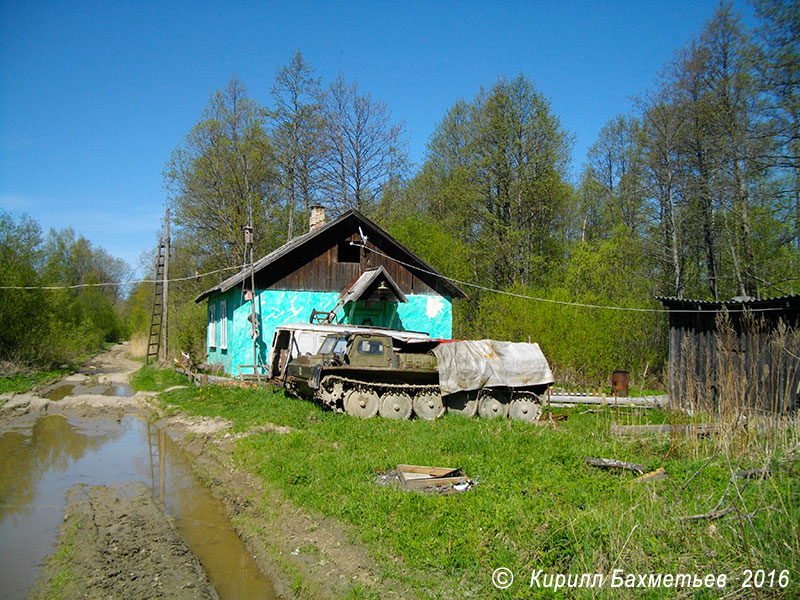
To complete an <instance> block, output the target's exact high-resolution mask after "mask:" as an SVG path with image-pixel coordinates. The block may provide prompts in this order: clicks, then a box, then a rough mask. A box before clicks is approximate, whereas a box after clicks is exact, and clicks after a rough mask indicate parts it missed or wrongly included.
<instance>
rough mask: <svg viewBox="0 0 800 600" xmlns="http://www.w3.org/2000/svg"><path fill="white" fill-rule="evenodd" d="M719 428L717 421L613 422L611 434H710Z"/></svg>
mask: <svg viewBox="0 0 800 600" xmlns="http://www.w3.org/2000/svg"><path fill="white" fill-rule="evenodd" d="M718 428H719V425H717V424H716V423H697V424H687V425H668V424H663V425H617V424H616V423H614V422H612V423H611V435H648V434H659V433H666V434H670V433H682V434H686V435H700V436H702V435H709V434H711V433H714V432H715V431H717V429H718Z"/></svg>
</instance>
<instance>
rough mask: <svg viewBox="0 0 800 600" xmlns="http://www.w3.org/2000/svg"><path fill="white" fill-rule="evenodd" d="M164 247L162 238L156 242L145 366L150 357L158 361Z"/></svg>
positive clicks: (164, 257)
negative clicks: (156, 252)
mask: <svg viewBox="0 0 800 600" xmlns="http://www.w3.org/2000/svg"><path fill="white" fill-rule="evenodd" d="M165 250H166V246H165V245H164V238H161V239H160V240H159V242H158V257H157V258H156V277H155V283H154V284H153V314H152V315H151V316H150V335H149V336H148V338H147V357H146V358H145V364H150V357H153V358H155V359H156V360H158V352H159V350H160V349H161V328H162V327H163V325H164V324H163V323H162V319H161V316H162V314H163V311H162V308H163V306H162V300H163V292H164V265H165V264H166V253H165Z"/></svg>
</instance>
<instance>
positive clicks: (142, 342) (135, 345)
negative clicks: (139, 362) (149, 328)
mask: <svg viewBox="0 0 800 600" xmlns="http://www.w3.org/2000/svg"><path fill="white" fill-rule="evenodd" d="M129 348H130V354H131V357H132V358H144V357H145V356H146V355H147V334H146V333H143V332H139V333H134V334H133V335H132V336H131V339H130V344H129Z"/></svg>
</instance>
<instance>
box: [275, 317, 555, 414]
mask: <svg viewBox="0 0 800 600" xmlns="http://www.w3.org/2000/svg"><path fill="white" fill-rule="evenodd" d="M280 382H281V383H282V384H283V385H284V387H286V389H287V390H289V391H290V392H292V393H294V394H296V395H299V396H304V397H309V398H314V399H315V400H316V401H318V402H319V403H321V404H322V405H324V406H326V407H328V408H330V409H332V410H335V411H343V412H346V413H348V414H351V415H355V416H358V417H361V418H370V417H374V416H375V415H377V414H380V415H381V416H382V417H384V418H389V419H408V418H410V417H411V416H412V415H415V416H416V417H417V418H420V419H425V420H433V419H437V418H439V417H441V416H442V415H443V414H444V412H445V411H448V412H454V413H459V414H462V415H465V416H468V417H474V416H475V415H476V414H478V415H480V416H481V417H484V418H506V417H508V418H511V419H515V420H520V421H534V420H537V419H538V418H539V416H540V415H541V413H542V402H541V400H540V394H542V393H543V392H544V391H545V390H546V389H547V387H548V386H549V385H550V384H551V383H552V382H553V376H552V373H551V371H550V368H549V366H548V364H547V360H546V359H545V358H544V355H543V354H542V352H541V350H540V349H539V346H538V345H537V344H524V343H511V342H497V341H493V340H478V341H450V340H447V341H443V340H435V339H431V338H428V337H427V336H424V335H422V336H410V337H409V336H408V335H404V334H403V333H402V332H390V331H386V332H381V331H378V330H375V329H370V330H363V331H359V330H358V329H356V330H348V331H341V332H334V333H331V334H329V335H327V336H325V337H324V340H323V341H322V344H321V346H320V347H319V350H318V351H317V352H316V353H314V354H302V355H299V356H296V357H294V358H293V359H290V358H287V359H286V362H285V364H284V365H282V376H281V377H280Z"/></svg>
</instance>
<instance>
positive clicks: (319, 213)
mask: <svg viewBox="0 0 800 600" xmlns="http://www.w3.org/2000/svg"><path fill="white" fill-rule="evenodd" d="M324 224H325V207H324V206H322V205H320V204H315V205H314V206H312V207H311V216H310V217H309V219H308V230H309V231H314V230H315V229H319V228H320V227H322V226H323V225H324Z"/></svg>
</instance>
